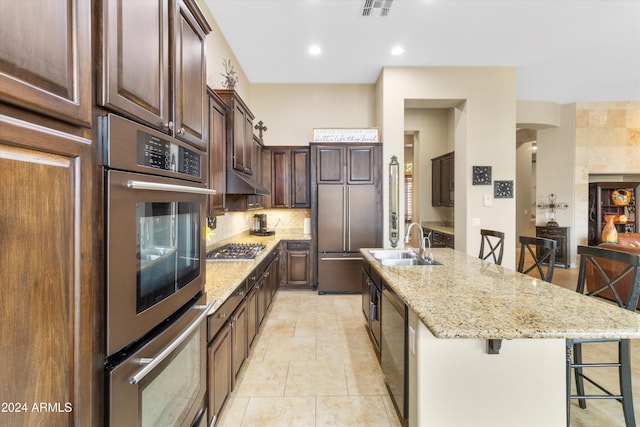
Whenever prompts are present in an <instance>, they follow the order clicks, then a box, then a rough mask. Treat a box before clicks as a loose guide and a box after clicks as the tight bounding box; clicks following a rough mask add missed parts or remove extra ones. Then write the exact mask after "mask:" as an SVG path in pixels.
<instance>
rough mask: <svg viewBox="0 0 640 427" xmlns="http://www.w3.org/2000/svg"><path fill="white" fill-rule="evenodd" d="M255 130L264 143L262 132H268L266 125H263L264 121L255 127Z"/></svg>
mask: <svg viewBox="0 0 640 427" xmlns="http://www.w3.org/2000/svg"><path fill="white" fill-rule="evenodd" d="M253 128H254V129H256V130H257V131H258V138H260V141H262V132H266V131H267V127H266V126H265V125H264V123H262V120H260V121H259V122H258V124H257V125H255V126H254V127H253Z"/></svg>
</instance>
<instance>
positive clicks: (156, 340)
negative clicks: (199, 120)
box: [99, 114, 211, 427]
mask: <svg viewBox="0 0 640 427" xmlns="http://www.w3.org/2000/svg"><path fill="white" fill-rule="evenodd" d="M99 128H100V141H101V147H102V152H101V154H102V164H103V166H104V169H103V170H104V175H103V179H104V194H105V243H106V245H105V270H106V277H105V281H106V295H105V296H106V298H105V301H106V307H105V312H106V325H105V326H106V334H105V336H106V343H105V345H106V353H107V357H106V363H105V375H106V378H105V386H106V388H107V390H106V395H107V397H108V408H107V410H106V411H105V412H106V417H107V424H108V425H110V426H118V427H120V426H154V427H158V426H180V427H185V426H192V425H205V423H206V409H205V408H206V405H205V394H206V322H205V321H204V320H205V317H206V314H207V311H208V310H209V309H210V307H207V306H206V305H205V296H204V281H205V256H206V254H205V243H206V242H205V231H204V223H205V212H206V211H205V209H206V205H207V194H210V193H211V190H208V189H207V178H206V177H207V161H206V153H204V152H202V151H200V150H199V149H198V148H197V147H194V146H191V145H189V144H186V143H184V142H181V141H178V140H176V139H173V138H171V137H169V136H168V135H165V134H162V133H160V132H157V131H155V130H152V129H149V128H147V127H145V126H142V125H140V124H137V123H135V122H132V121H130V120H127V119H124V118H122V117H119V116H116V115H113V114H109V115H107V116H105V117H102V118H100V120H99Z"/></svg>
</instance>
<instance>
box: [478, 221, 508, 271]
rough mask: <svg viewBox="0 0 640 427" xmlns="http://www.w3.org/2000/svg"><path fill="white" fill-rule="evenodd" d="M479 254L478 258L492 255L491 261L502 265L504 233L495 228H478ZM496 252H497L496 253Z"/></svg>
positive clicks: (484, 258) (483, 258)
mask: <svg viewBox="0 0 640 427" xmlns="http://www.w3.org/2000/svg"><path fill="white" fill-rule="evenodd" d="M480 236H481V239H482V240H481V241H480V254H479V255H478V258H480V259H481V260H485V261H486V260H487V259H488V258H489V257H493V263H494V264H497V265H502V254H503V252H504V233H503V232H502V231H495V230H484V229H482V230H480ZM496 252H497V253H496Z"/></svg>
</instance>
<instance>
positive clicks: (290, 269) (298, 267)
mask: <svg viewBox="0 0 640 427" xmlns="http://www.w3.org/2000/svg"><path fill="white" fill-rule="evenodd" d="M310 258H311V256H310V253H309V251H295V250H293V251H292V250H289V251H287V284H289V285H303V286H308V285H309V277H310V275H309V267H310V265H311V262H310V261H311V259H310Z"/></svg>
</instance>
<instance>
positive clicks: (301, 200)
mask: <svg viewBox="0 0 640 427" xmlns="http://www.w3.org/2000/svg"><path fill="white" fill-rule="evenodd" d="M269 151H270V157H271V205H270V207H273V208H309V207H311V198H310V197H311V196H310V182H311V181H310V176H309V175H310V171H309V164H310V160H309V158H310V152H309V148H303V147H269Z"/></svg>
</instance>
